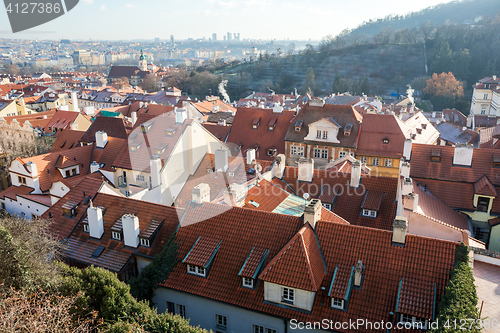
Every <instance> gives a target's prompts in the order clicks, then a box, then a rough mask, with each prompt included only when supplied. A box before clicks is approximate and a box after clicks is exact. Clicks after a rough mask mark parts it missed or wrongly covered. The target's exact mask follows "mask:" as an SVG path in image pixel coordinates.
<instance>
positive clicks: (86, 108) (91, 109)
mask: <svg viewBox="0 0 500 333" xmlns="http://www.w3.org/2000/svg"><path fill="white" fill-rule="evenodd" d="M83 113H85V114H86V115H87V116H93V115H94V114H95V108H94V107H93V106H84V107H83Z"/></svg>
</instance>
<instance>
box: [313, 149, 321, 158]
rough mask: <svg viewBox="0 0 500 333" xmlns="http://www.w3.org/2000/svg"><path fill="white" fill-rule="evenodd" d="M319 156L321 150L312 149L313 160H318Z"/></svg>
mask: <svg viewBox="0 0 500 333" xmlns="http://www.w3.org/2000/svg"><path fill="white" fill-rule="evenodd" d="M320 156H321V149H318V148H315V149H314V158H319V157H320Z"/></svg>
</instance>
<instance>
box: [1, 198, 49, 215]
mask: <svg viewBox="0 0 500 333" xmlns="http://www.w3.org/2000/svg"><path fill="white" fill-rule="evenodd" d="M49 208H50V207H49V206H45V205H43V204H41V203H38V202H34V201H31V200H27V199H25V198H22V197H19V196H18V197H17V201H16V200H12V199H10V198H5V210H6V211H7V212H8V213H9V214H12V215H16V216H19V217H23V218H26V219H28V220H31V214H35V215H37V216H40V215H42V214H43V213H45V211H47V210H48V209H49Z"/></svg>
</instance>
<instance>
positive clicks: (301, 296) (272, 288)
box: [264, 282, 316, 311]
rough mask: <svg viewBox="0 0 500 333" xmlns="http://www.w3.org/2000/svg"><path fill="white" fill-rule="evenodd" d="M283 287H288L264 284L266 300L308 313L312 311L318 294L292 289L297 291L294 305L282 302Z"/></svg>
mask: <svg viewBox="0 0 500 333" xmlns="http://www.w3.org/2000/svg"><path fill="white" fill-rule="evenodd" d="M283 287H286V286H282V285H279V284H275V283H270V282H264V299H265V300H266V301H269V302H273V303H280V304H285V305H288V306H293V307H296V308H299V309H304V310H306V311H311V310H312V307H313V305H314V297H315V295H316V293H314V292H311V291H307V290H302V289H296V288H292V289H294V290H295V297H294V304H293V305H292V304H289V303H285V302H282V301H281V294H282V289H283Z"/></svg>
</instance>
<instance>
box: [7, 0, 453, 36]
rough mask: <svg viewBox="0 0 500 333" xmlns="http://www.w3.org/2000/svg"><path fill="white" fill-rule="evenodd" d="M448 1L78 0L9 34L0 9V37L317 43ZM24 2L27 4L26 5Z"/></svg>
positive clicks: (447, 0)
mask: <svg viewBox="0 0 500 333" xmlns="http://www.w3.org/2000/svg"><path fill="white" fill-rule="evenodd" d="M450 1H451V0H418V1H409V0H342V1H340V0H287V1H283V0H184V1H182V0H181V1H179V0H177V1H169V0H143V1H136V0H80V3H79V4H78V5H77V6H76V7H75V8H74V9H73V10H71V11H70V12H68V13H67V14H66V15H64V16H62V17H59V18H57V19H55V20H53V21H51V22H48V23H45V24H43V25H41V26H38V27H35V28H32V29H29V30H26V31H24V32H19V33H16V34H13V33H12V30H11V28H10V25H9V22H8V18H7V14H6V12H5V11H4V10H0V38H30V39H61V38H68V39H89V38H92V39H96V40H97V39H137V38H144V39H153V38H155V37H159V38H161V39H168V38H170V35H174V36H175V38H176V39H185V38H188V37H192V38H202V37H206V38H209V37H212V33H217V37H218V39H222V36H223V35H224V34H226V33H227V32H239V33H241V38H242V39H245V38H251V39H271V38H277V39H286V38H290V39H309V38H312V39H320V38H321V37H323V36H326V35H328V34H332V35H336V34H338V33H339V32H340V31H342V30H343V29H345V28H355V27H356V26H358V25H359V24H360V23H362V22H363V21H368V20H370V19H375V18H382V17H385V16H387V15H389V14H406V13H409V12H412V11H418V10H420V9H423V8H426V7H428V6H433V5H436V4H439V3H446V2H450ZM27 2H29V1H27Z"/></svg>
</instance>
